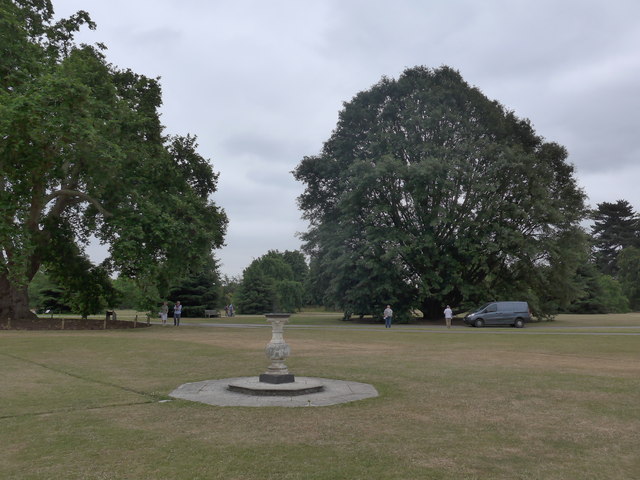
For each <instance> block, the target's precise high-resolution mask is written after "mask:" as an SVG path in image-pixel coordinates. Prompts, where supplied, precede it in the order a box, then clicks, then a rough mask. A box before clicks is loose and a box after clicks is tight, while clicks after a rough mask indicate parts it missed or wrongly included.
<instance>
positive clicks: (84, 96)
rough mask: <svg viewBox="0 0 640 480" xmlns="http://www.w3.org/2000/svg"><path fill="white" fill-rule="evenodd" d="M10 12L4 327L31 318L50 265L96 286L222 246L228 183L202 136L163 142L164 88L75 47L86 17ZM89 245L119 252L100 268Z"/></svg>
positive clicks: (0, 166)
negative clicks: (32, 287) (204, 152)
mask: <svg viewBox="0 0 640 480" xmlns="http://www.w3.org/2000/svg"><path fill="white" fill-rule="evenodd" d="M0 9H1V14H2V15H1V16H0V34H1V35H0V36H1V37H2V39H3V40H2V43H1V46H0V49H1V51H0V82H1V83H0V173H1V177H0V215H1V220H0V318H6V317H12V318H22V317H29V316H31V313H30V312H29V310H28V302H27V285H28V283H29V281H30V280H31V279H32V278H33V276H34V275H35V273H36V272H37V271H38V269H39V268H40V266H41V265H46V267H47V271H48V272H49V273H50V274H51V275H52V276H53V277H54V278H55V279H56V281H58V282H65V283H69V282H72V281H74V282H78V283H79V284H83V285H96V284H99V283H100V282H99V280H101V279H103V278H104V273H105V272H111V271H119V272H120V273H121V274H122V275H125V276H130V277H136V278H158V277H162V276H165V277H166V276H167V275H168V272H171V273H172V274H176V273H179V272H182V270H184V268H185V267H186V266H187V265H188V264H189V263H190V262H192V261H196V260H198V259H200V258H202V257H203V256H205V255H209V254H210V253H211V250H212V249H214V248H217V247H219V246H221V245H222V242H223V238H224V233H225V229H226V224H227V219H226V216H225V214H224V212H223V211H222V210H221V209H220V208H219V207H217V206H216V205H215V203H213V201H212V200H211V198H210V197H211V195H212V194H213V193H214V192H215V190H216V185H217V179H218V174H217V173H215V172H214V171H213V169H212V167H211V165H210V163H209V162H208V161H207V160H206V159H204V158H203V157H202V156H200V155H199V154H198V153H197V142H196V138H195V137H194V136H190V135H187V136H170V135H166V134H165V133H164V131H163V130H164V129H163V126H162V124H161V123H160V118H159V113H158V109H159V107H160V105H161V103H162V97H161V88H160V85H159V83H158V80H157V79H150V78H147V77H145V76H143V75H139V74H136V73H134V72H132V71H130V70H121V69H118V68H116V67H115V66H113V65H111V64H109V63H108V62H107V61H106V58H105V56H104V54H103V53H102V47H101V46H98V47H94V46H87V45H76V44H75V43H74V42H73V35H74V33H75V32H77V31H78V30H79V29H80V28H81V27H82V26H83V25H87V26H89V27H90V28H94V27H95V25H94V24H93V23H92V22H91V19H90V17H89V15H88V14H87V13H86V12H83V11H80V12H78V13H77V14H75V15H73V16H72V17H70V18H68V19H63V20H59V21H57V22H55V21H54V18H53V15H54V12H53V8H52V5H51V2H50V1H47V0H12V1H7V0H3V1H2V3H1V4H0ZM91 236H94V237H95V238H97V239H98V241H99V242H101V243H102V244H105V245H106V246H107V248H108V251H109V256H108V258H107V260H106V261H105V262H104V263H103V264H102V265H100V266H93V265H92V264H91V262H89V261H88V260H87V257H86V254H85V247H86V245H87V244H88V242H89V239H90V238H91ZM98 270H102V271H101V272H99V271H98ZM96 282H97V283H96Z"/></svg>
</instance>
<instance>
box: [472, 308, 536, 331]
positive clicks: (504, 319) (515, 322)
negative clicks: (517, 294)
mask: <svg viewBox="0 0 640 480" xmlns="http://www.w3.org/2000/svg"><path fill="white" fill-rule="evenodd" d="M530 321H531V312H530V311H529V304H528V303H527V302H491V303H487V304H486V305H483V306H482V307H480V308H479V309H478V310H476V311H475V312H473V313H470V314H469V315H467V316H466V317H464V323H466V324H467V325H472V326H474V327H483V326H485V325H512V326H514V327H516V328H522V327H524V324H525V322H530Z"/></svg>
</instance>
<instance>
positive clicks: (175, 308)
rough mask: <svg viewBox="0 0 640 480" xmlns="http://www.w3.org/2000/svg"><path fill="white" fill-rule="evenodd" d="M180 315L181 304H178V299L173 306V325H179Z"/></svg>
mask: <svg viewBox="0 0 640 480" xmlns="http://www.w3.org/2000/svg"><path fill="white" fill-rule="evenodd" d="M181 316H182V305H181V304H180V300H178V301H177V302H176V304H175V305H174V306H173V326H174V327H179V326H180V317H181Z"/></svg>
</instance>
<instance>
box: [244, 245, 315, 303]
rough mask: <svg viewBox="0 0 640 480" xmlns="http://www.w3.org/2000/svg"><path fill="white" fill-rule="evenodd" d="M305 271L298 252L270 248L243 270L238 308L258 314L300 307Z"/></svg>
mask: <svg viewBox="0 0 640 480" xmlns="http://www.w3.org/2000/svg"><path fill="white" fill-rule="evenodd" d="M307 272H308V267H307V264H306V261H305V259H304V255H303V254H302V253H301V252H299V251H289V250H287V251H285V252H284V253H282V252H279V251H277V250H270V251H269V252H267V253H266V254H265V255H263V256H261V257H260V258H257V259H255V260H254V261H253V262H251V264H250V265H249V266H248V267H247V268H246V269H245V270H244V272H243V275H242V282H241V283H240V286H239V288H238V292H237V300H236V304H237V305H236V306H237V307H238V310H239V311H240V312H241V313H259V314H260V313H267V312H269V311H272V312H276V311H280V312H292V311H295V310H298V309H300V308H302V306H303V304H304V282H305V280H306V276H307Z"/></svg>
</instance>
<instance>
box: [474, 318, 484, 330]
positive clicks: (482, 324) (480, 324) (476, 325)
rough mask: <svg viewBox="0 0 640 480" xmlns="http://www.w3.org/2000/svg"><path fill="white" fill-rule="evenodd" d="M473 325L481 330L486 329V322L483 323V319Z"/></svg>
mask: <svg viewBox="0 0 640 480" xmlns="http://www.w3.org/2000/svg"><path fill="white" fill-rule="evenodd" d="M473 325H474V326H475V327H476V328H481V327H484V322H483V321H482V319H481V318H479V319H477V320H476V321H475V322H474V323H473Z"/></svg>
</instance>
